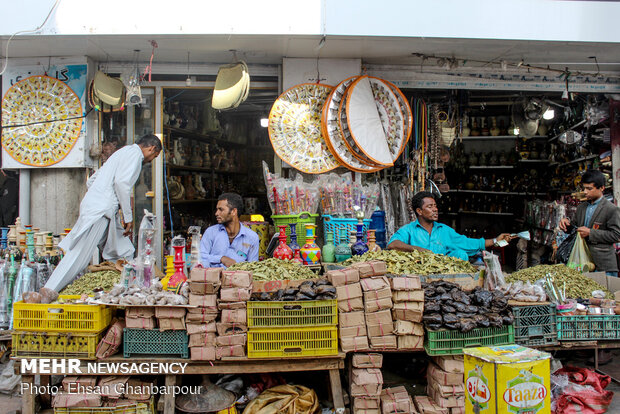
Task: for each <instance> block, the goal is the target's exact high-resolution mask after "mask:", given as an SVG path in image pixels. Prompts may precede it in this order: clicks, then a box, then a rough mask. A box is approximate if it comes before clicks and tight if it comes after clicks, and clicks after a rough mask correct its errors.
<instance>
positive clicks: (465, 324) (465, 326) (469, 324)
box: [460, 318, 476, 333]
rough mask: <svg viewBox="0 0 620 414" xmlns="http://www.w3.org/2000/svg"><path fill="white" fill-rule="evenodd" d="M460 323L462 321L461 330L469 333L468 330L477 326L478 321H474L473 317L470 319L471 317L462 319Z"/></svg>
mask: <svg viewBox="0 0 620 414" xmlns="http://www.w3.org/2000/svg"><path fill="white" fill-rule="evenodd" d="M460 323H461V332H462V333H467V332H469V331H471V330H472V329H475V328H476V321H474V320H473V319H470V318H464V319H461V321H460Z"/></svg>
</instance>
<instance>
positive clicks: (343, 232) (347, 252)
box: [334, 227, 351, 263]
mask: <svg viewBox="0 0 620 414" xmlns="http://www.w3.org/2000/svg"><path fill="white" fill-rule="evenodd" d="M334 254H335V256H336V262H338V263H339V262H344V261H345V260H347V259H349V258H350V257H351V246H350V245H349V237H348V234H347V228H346V227H343V228H341V229H340V240H339V243H338V246H336V249H335V251H334Z"/></svg>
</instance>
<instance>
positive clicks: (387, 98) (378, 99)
mask: <svg viewBox="0 0 620 414" xmlns="http://www.w3.org/2000/svg"><path fill="white" fill-rule="evenodd" d="M368 80H369V82H370V87H371V88H372V93H373V95H374V97H375V103H376V105H377V111H379V118H380V119H381V124H382V125H383V131H384V132H385V139H386V141H387V143H388V148H389V149H390V154H391V156H392V162H396V160H397V159H398V156H399V155H400V152H401V148H404V147H403V142H405V141H406V138H407V121H406V119H405V116H404V114H403V112H402V111H401V107H400V103H399V102H398V98H397V96H396V94H395V93H394V91H393V90H392V88H391V87H390V85H388V84H387V82H385V81H384V80H383V79H379V78H373V77H370V76H369V77H368Z"/></svg>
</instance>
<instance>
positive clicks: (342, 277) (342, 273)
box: [325, 268, 360, 287]
mask: <svg viewBox="0 0 620 414" xmlns="http://www.w3.org/2000/svg"><path fill="white" fill-rule="evenodd" d="M325 276H326V277H327V280H329V282H330V283H331V284H332V285H333V286H336V287H338V286H344V285H350V284H352V283H357V282H359V281H360V272H359V271H358V270H357V269H353V268H344V269H341V270H329V271H328V272H327V273H325Z"/></svg>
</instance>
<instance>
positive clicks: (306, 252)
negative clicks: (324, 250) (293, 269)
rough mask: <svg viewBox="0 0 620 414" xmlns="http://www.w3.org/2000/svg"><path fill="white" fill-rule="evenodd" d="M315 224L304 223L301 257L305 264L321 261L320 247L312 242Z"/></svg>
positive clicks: (314, 237)
mask: <svg viewBox="0 0 620 414" xmlns="http://www.w3.org/2000/svg"><path fill="white" fill-rule="evenodd" d="M315 229H316V225H315V224H306V244H304V246H303V247H302V248H301V251H300V253H301V259H302V260H303V261H304V264H305V265H315V264H319V263H321V249H319V246H317V244H316V243H315V242H314V240H315V239H316V236H315V234H314V231H315Z"/></svg>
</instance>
